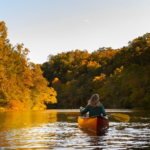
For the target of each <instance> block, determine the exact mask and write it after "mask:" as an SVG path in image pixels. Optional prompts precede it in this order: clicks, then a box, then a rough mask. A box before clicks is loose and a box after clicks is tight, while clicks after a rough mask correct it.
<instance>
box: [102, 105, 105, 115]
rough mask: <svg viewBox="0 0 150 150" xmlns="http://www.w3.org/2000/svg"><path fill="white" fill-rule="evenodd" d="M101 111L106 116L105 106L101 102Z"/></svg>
mask: <svg viewBox="0 0 150 150" xmlns="http://www.w3.org/2000/svg"><path fill="white" fill-rule="evenodd" d="M101 111H102V114H103V116H106V112H105V108H104V106H103V104H101Z"/></svg>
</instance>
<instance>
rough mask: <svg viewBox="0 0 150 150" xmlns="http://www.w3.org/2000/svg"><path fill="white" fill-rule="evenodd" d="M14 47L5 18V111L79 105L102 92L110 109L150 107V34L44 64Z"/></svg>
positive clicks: (0, 82)
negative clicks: (125, 44) (30, 58)
mask: <svg viewBox="0 0 150 150" xmlns="http://www.w3.org/2000/svg"><path fill="white" fill-rule="evenodd" d="M28 53H29V50H28V49H27V48H24V45H23V44H16V45H15V46H13V45H12V44H11V43H10V41H9V39H7V27H6V25H5V22H4V21H1V22H0V111H7V110H9V111H10V110H14V111H20V110H44V109H46V108H48V109H77V108H79V106H81V105H82V106H85V105H86V104H87V100H88V99H89V98H90V97H91V95H92V94H94V93H98V94H99V95H100V101H101V103H102V104H103V105H104V107H105V109H135V110H136V109H150V69H149V68H150V61H149V60H150V33H146V34H144V35H143V36H140V37H138V38H136V39H134V40H132V41H129V43H128V46H125V47H122V48H119V49H112V48H111V47H102V48H99V49H98V50H95V51H93V52H92V53H91V54H90V53H88V51H87V50H84V51H81V50H78V49H77V50H75V51H68V52H63V53H60V54H57V55H55V56H53V55H51V54H50V55H49V60H48V61H46V62H45V63H43V64H34V63H32V62H29V58H27V56H28Z"/></svg>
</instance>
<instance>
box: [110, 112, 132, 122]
mask: <svg viewBox="0 0 150 150" xmlns="http://www.w3.org/2000/svg"><path fill="white" fill-rule="evenodd" d="M111 116H113V117H114V118H115V119H116V120H119V121H122V122H129V120H130V117H129V116H128V115H126V114H111Z"/></svg>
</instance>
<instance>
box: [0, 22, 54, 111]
mask: <svg viewBox="0 0 150 150" xmlns="http://www.w3.org/2000/svg"><path fill="white" fill-rule="evenodd" d="M28 52H29V50H28V49H26V48H23V44H17V45H16V46H12V45H11V44H10V42H9V40H8V39H7V27H6V26H5V22H3V21H2V22H0V110H25V109H34V110H39V109H45V108H46V105H45V103H49V102H50V103H56V102H57V99H56V95H57V93H56V91H55V90H54V89H53V88H52V87H51V88H50V87H48V86H47V85H48V84H49V82H48V81H47V80H46V79H45V78H44V77H43V75H42V74H43V72H42V70H41V68H40V65H36V64H34V63H29V62H28V59H27V55H28Z"/></svg>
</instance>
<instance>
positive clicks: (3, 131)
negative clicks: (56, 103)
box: [0, 110, 150, 150]
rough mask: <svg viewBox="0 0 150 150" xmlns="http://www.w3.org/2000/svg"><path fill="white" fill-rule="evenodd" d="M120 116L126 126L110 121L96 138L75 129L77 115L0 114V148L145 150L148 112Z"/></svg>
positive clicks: (149, 144) (149, 133)
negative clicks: (125, 119)
mask: <svg viewBox="0 0 150 150" xmlns="http://www.w3.org/2000/svg"><path fill="white" fill-rule="evenodd" d="M112 111H115V112H116V111H119V113H120V110H112ZM111 113H113V112H111ZM111 113H110V114H111ZM121 113H124V114H128V115H129V116H130V118H131V119H130V121H129V122H128V123H124V122H119V121H117V120H115V119H114V118H110V119H109V125H110V127H109V129H108V131H107V132H106V133H103V134H101V135H97V134H94V133H91V132H88V131H85V130H81V129H80V128H78V124H77V117H76V116H77V115H78V114H79V113H78V112H76V113H75V112H71V113H69V112H60V111H56V110H45V111H24V112H0V149H8V150H9V149H11V150H23V149H25V150H41V149H42V150H43V149H54V150H74V149H76V150H80V149H84V150H101V149H103V150H117V149H118V150H120V149H128V150H135V149H147V150H149V149H150V111H136V112H132V111H126V112H121Z"/></svg>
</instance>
